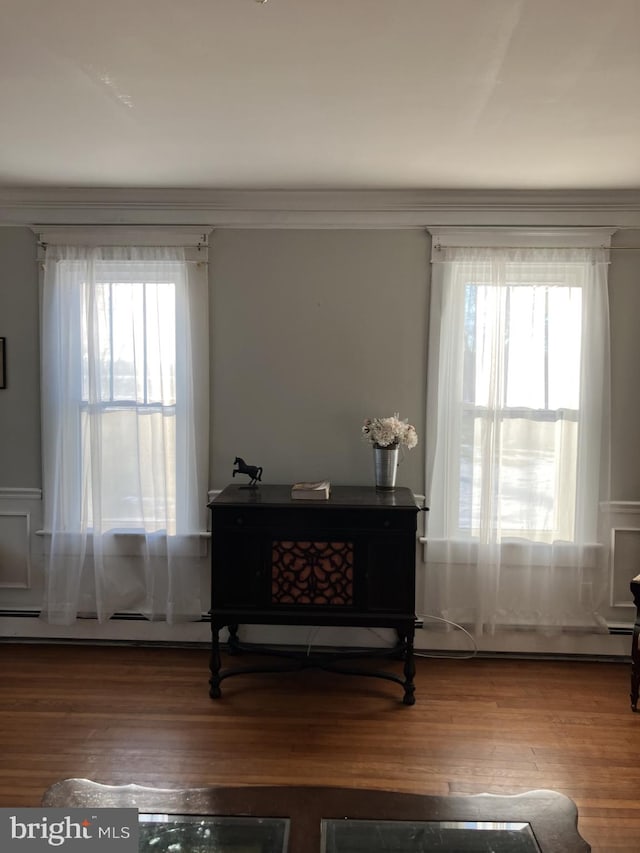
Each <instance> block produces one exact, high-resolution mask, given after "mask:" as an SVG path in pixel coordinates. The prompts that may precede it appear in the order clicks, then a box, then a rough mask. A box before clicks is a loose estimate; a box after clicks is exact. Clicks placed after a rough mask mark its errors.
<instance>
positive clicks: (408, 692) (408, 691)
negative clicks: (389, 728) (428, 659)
mask: <svg viewBox="0 0 640 853" xmlns="http://www.w3.org/2000/svg"><path fill="white" fill-rule="evenodd" d="M415 674H416V664H415V661H414V659H413V631H411V632H410V633H408V634H407V635H406V637H405V655H404V698H403V700H402V701H403V703H404V704H405V705H415V702H416V697H415V691H416V687H415V684H414V681H413V679H414V678H415Z"/></svg>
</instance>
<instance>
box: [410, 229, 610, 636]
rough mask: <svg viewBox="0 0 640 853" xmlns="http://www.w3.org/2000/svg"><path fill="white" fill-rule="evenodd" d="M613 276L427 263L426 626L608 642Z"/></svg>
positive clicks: (476, 251) (591, 251) (505, 258)
mask: <svg viewBox="0 0 640 853" xmlns="http://www.w3.org/2000/svg"><path fill="white" fill-rule="evenodd" d="M467 240H468V237H467ZM540 240H541V238H540V237H538V238H537V242H540ZM607 262H608V258H607V252H606V251H605V250H604V249H597V248H580V247H576V248H575V249H567V248H549V249H541V248H530V249H523V248H495V247H487V246H484V247H478V248H468V247H467V248H465V247H451V248H448V247H446V246H444V247H440V246H438V247H436V248H435V250H434V252H433V267H432V270H433V274H432V300H431V319H430V322H431V330H430V346H429V370H428V394H427V437H426V440H427V454H428V459H427V484H428V487H427V488H428V504H429V506H430V512H429V518H428V534H427V544H426V547H425V559H426V579H425V600H424V602H423V607H424V611H423V612H425V613H436V614H438V615H440V616H441V617H443V618H446V619H450V620H452V621H455V622H458V623H462V624H467V625H471V626H472V627H473V629H474V631H475V632H476V634H481V633H483V632H486V631H489V632H493V631H495V630H496V629H498V628H500V627H503V626H522V627H532V626H536V628H537V629H538V630H542V631H548V632H550V633H551V632H555V631H558V630H564V629H574V630H575V629H588V630H596V631H597V630H604V629H605V625H604V622H603V620H602V618H601V617H600V616H599V614H598V605H599V604H600V603H601V602H602V601H603V599H604V596H605V593H606V581H605V578H606V559H607V553H606V552H607V549H606V545H605V543H604V538H603V536H602V535H601V532H600V530H601V527H602V525H601V519H600V513H599V507H600V503H601V501H604V500H606V499H607V497H608V491H607V490H608V476H609V452H608V448H609V331H608V296H607Z"/></svg>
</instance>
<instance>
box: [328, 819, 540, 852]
mask: <svg viewBox="0 0 640 853" xmlns="http://www.w3.org/2000/svg"><path fill="white" fill-rule="evenodd" d="M321 851H322V853H374V851H375V853H377V851H380V853H382V851H384V853H391V852H392V853H427V851H428V853H540V847H539V846H538V844H537V842H536V840H535V837H534V835H533V832H532V830H531V827H530V825H529V824H528V823H495V822H493V823H492V822H488V821H415V822H414V821H395V820H388V821H380V820H323V821H322V844H321Z"/></svg>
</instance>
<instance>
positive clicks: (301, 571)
mask: <svg viewBox="0 0 640 853" xmlns="http://www.w3.org/2000/svg"><path fill="white" fill-rule="evenodd" d="M271 602H272V604H295V605H315V606H321V605H331V606H333V607H344V606H350V605H353V542H292V541H284V540H283V541H280V540H278V541H275V542H273V543H272V549H271Z"/></svg>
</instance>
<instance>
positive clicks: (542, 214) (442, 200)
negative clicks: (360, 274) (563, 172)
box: [0, 187, 640, 230]
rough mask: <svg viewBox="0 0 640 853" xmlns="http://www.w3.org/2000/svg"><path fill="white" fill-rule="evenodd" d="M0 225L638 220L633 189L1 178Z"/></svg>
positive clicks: (631, 223) (638, 194)
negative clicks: (196, 184) (62, 183)
mask: <svg viewBox="0 0 640 853" xmlns="http://www.w3.org/2000/svg"><path fill="white" fill-rule="evenodd" d="M0 225H26V226H29V227H32V228H34V230H35V229H36V227H37V226H40V227H42V226H45V225H124V226H127V225H190V226H197V227H199V228H210V229H212V228H425V227H429V226H433V227H435V226H446V225H451V226H456V225H458V226H459V225H470V226H473V225H481V226H491V225H493V226H501V225H519V226H533V227H535V226H544V225H547V226H563V225H564V226H567V225H573V226H606V227H611V228H638V227H640V191H638V190H611V191H608V190H576V191H566V192H565V191H535V190H523V191H517V190H502V191H497V190H495V191H480V190H475V191H463V190H353V191H350V190H255V191H253V190H206V189H150V188H139V189H135V188H130V189H124V188H89V187H86V188H80V187H79V188H64V187H63V188H56V187H47V188H34V187H25V188H18V187H14V188H11V187H5V188H0Z"/></svg>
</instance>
